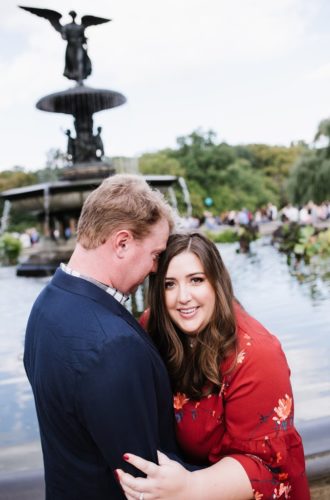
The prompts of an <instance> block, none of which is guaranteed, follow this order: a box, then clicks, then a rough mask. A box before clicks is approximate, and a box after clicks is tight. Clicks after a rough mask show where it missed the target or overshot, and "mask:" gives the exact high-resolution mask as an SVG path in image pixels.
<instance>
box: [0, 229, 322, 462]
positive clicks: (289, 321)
mask: <svg viewBox="0 0 330 500" xmlns="http://www.w3.org/2000/svg"><path fill="white" fill-rule="evenodd" d="M219 248H220V251H221V254H222V256H223V258H224V261H225V263H226V265H227V267H228V268H229V270H230V273H231V276H232V279H233V283H234V289H235V295H236V297H237V298H238V299H239V300H240V302H241V303H242V304H243V306H244V307H245V308H246V309H247V310H248V311H249V312H250V313H251V314H252V315H254V316H255V317H256V318H257V319H258V320H259V321H260V322H261V323H263V324H264V325H265V326H266V327H267V328H268V329H269V330H271V331H272V332H273V333H275V334H276V335H277V336H278V338H279V339H280V341H281V342H282V345H283V348H284V350H285V352H286V355H287V358H288V362H289V365H290V367H291V371H292V385H293V389H294V395H295V405H296V422H297V424H299V422H303V421H307V420H312V419H315V418H319V417H328V416H330V269H329V261H328V262H326V263H324V264H323V270H322V273H321V275H322V276H323V277H322V278H321V277H320V274H316V273H314V274H313V273H311V274H309V275H308V277H307V278H306V277H305V278H304V276H303V274H302V273H301V272H300V271H299V272H298V271H296V272H295V273H293V272H292V271H290V268H289V267H288V266H287V263H286V258H285V256H284V255H282V254H280V253H278V252H277V250H276V249H275V248H273V247H272V246H271V245H270V244H268V241H267V240H266V239H262V240H258V241H256V242H254V243H253V246H252V252H251V254H249V255H244V254H237V253H236V248H237V245H236V244H228V245H220V246H219ZM324 266H325V267H324ZM305 271H306V269H305ZM47 281H48V278H22V277H20V278H18V277H16V275H15V269H14V268H13V267H3V268H0V448H1V449H4V448H6V449H7V450H8V449H9V448H8V447H15V449H19V447H20V446H22V445H24V446H28V445H29V444H31V443H35V442H37V441H38V438H39V435H38V426H37V421H36V416H35V409H34V403H33V397H32V393H31V390H30V387H29V384H28V381H27V379H26V376H25V372H24V367H23V363H22V357H23V344H24V331H25V325H26V321H27V318H28V314H29V311H30V308H31V305H32V303H33V302H34V300H35V298H36V296H37V295H38V293H39V292H40V291H41V289H42V288H43V287H44V286H45V284H46V283H47ZM0 458H1V453H0ZM0 470H1V464H0Z"/></svg>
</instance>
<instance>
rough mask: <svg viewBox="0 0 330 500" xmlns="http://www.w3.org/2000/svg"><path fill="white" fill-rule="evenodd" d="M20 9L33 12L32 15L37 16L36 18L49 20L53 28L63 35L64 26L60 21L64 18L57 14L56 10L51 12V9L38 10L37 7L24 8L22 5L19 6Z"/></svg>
mask: <svg viewBox="0 0 330 500" xmlns="http://www.w3.org/2000/svg"><path fill="white" fill-rule="evenodd" d="M19 8H20V9H24V10H27V11H28V12H31V13H32V14H35V15H36V16H39V17H44V18H45V19H48V21H49V22H50V24H51V25H52V26H53V28H55V29H56V31H59V32H60V33H61V28H62V25H61V23H60V19H61V17H62V14H60V13H59V12H56V11H55V10H50V9H37V8H35V7H23V6H22V5H19Z"/></svg>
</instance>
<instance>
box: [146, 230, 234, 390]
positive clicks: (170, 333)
mask: <svg viewBox="0 0 330 500" xmlns="http://www.w3.org/2000/svg"><path fill="white" fill-rule="evenodd" d="M183 252H192V253H194V254H195V255H196V256H197V257H198V258H199V259H200V261H201V263H202V266H203V268H204V272H205V275H206V277H207V279H208V281H209V282H210V283H211V285H212V287H213V289H214V291H215V295H216V299H215V308H214V312H213V315H212V317H211V321H210V323H209V324H208V326H207V327H206V328H205V329H204V330H203V331H201V332H199V333H198V335H197V344H196V346H195V347H194V348H191V347H189V344H188V340H189V336H188V335H187V334H185V333H183V332H182V331H181V330H180V329H179V328H178V326H176V325H175V324H174V323H173V322H172V320H171V318H170V316H169V314H168V312H167V309H166V306H165V277H166V273H167V269H168V266H169V263H170V262H171V260H172V259H173V257H175V256H176V255H178V254H181V253H183ZM233 300H234V297H233V288H232V284H231V279H230V276H229V274H228V271H227V269H226V267H225V266H224V263H223V261H222V258H221V256H220V254H219V251H218V249H217V247H216V246H215V244H214V243H213V242H211V241H210V240H209V239H207V238H206V237H205V236H203V235H202V234H200V233H197V232H194V233H185V234H172V235H171V236H170V238H169V240H168V244H167V248H166V250H165V251H164V252H163V253H162V254H161V255H160V258H159V264H158V271H157V273H156V274H153V275H151V276H150V280H149V306H150V317H149V320H148V330H149V332H150V334H151V335H152V337H153V340H154V342H155V343H156V345H157V347H158V349H159V351H160V353H161V356H162V357H163V359H164V361H165V364H166V366H167V369H168V372H169V375H170V378H171V382H172V387H173V391H174V392H183V393H185V394H186V395H187V396H189V397H190V398H192V399H199V398H200V397H201V396H203V395H206V394H210V393H212V392H218V391H219V389H220V387H221V373H220V369H219V368H220V364H221V361H222V360H223V359H225V358H226V357H227V355H228V354H229V353H231V352H234V351H235V348H236V323H235V315H234V311H233Z"/></svg>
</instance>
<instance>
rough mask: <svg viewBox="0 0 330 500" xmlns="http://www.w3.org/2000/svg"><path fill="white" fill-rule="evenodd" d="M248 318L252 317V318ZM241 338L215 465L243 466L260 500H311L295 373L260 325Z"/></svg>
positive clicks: (226, 396) (225, 393)
mask: <svg viewBox="0 0 330 500" xmlns="http://www.w3.org/2000/svg"><path fill="white" fill-rule="evenodd" d="M247 318H249V317H247ZM247 321H248V325H249V328H251V327H252V329H253V333H251V334H250V333H249V331H251V329H250V330H249V328H246V329H245V331H244V330H241V331H240V334H239V352H238V357H237V362H236V363H237V364H236V366H235V368H234V369H233V370H232V371H231V372H230V371H229V373H227V375H225V377H224V384H223V394H222V396H223V403H224V423H225V432H224V435H223V439H222V440H221V443H218V444H217V445H216V446H215V447H214V448H213V449H212V451H211V453H210V456H209V459H210V462H212V463H213V462H215V461H217V460H219V458H221V457H224V456H231V457H232V458H235V459H236V460H238V461H239V462H240V463H241V465H242V466H243V467H244V469H245V471H246V473H247V475H248V476H249V478H250V481H251V484H252V488H253V490H254V495H255V498H256V499H258V500H259V499H262V500H266V499H273V498H281V499H282V498H283V499H284V498H291V499H295V500H298V499H299V500H307V499H309V498H310V497H309V491H308V486H307V481H306V476H305V467H304V452H303V447H302V442H301V438H300V436H299V434H298V433H297V431H296V429H295V428H294V421H293V417H294V408H293V395H292V389H291V384H290V370H289V367H288V364H287V361H286V358H285V355H284V353H283V351H282V348H281V346H280V343H279V341H278V340H277V339H276V337H274V336H273V335H271V334H270V333H269V332H267V330H265V329H264V328H263V327H262V326H261V325H260V324H259V323H258V322H257V321H255V320H253V319H252V318H250V319H249V320H247Z"/></svg>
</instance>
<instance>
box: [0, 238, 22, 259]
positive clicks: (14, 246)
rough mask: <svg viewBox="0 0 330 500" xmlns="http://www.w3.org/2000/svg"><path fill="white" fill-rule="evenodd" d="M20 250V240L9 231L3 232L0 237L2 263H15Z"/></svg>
mask: <svg viewBox="0 0 330 500" xmlns="http://www.w3.org/2000/svg"><path fill="white" fill-rule="evenodd" d="M21 250H22V243H21V241H20V240H19V239H18V238H17V237H16V236H14V235H13V234H10V233H4V234H3V235H2V236H1V237H0V259H1V261H2V263H3V264H9V265H14V264H17V260H18V257H19V255H20V253H21Z"/></svg>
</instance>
